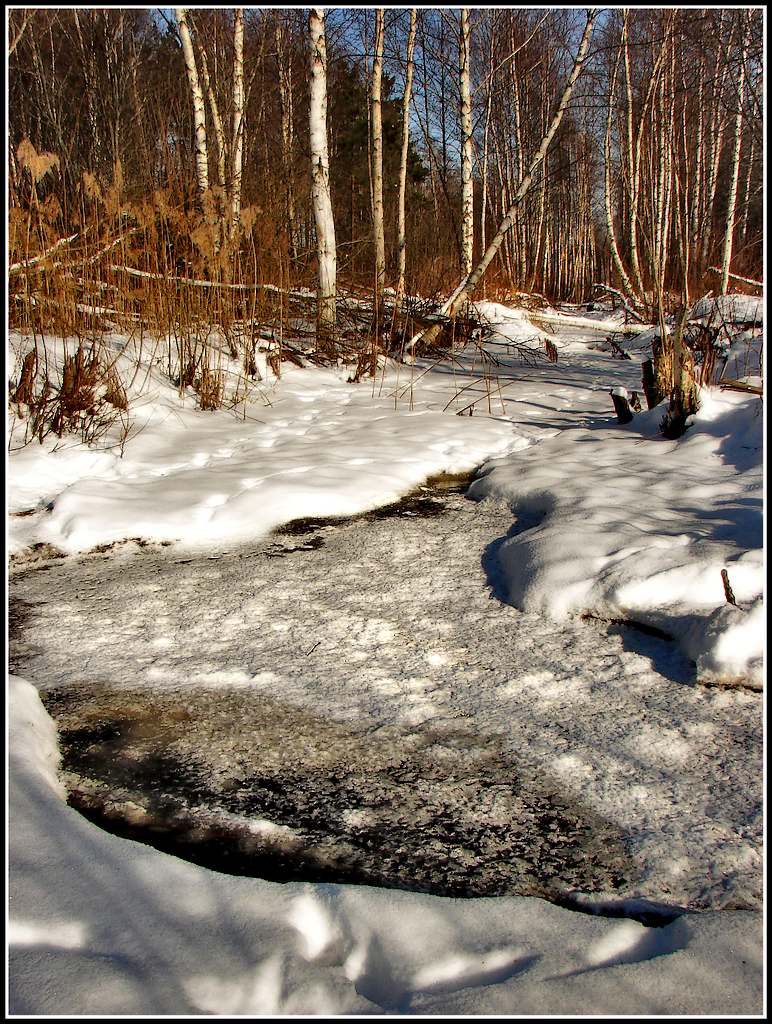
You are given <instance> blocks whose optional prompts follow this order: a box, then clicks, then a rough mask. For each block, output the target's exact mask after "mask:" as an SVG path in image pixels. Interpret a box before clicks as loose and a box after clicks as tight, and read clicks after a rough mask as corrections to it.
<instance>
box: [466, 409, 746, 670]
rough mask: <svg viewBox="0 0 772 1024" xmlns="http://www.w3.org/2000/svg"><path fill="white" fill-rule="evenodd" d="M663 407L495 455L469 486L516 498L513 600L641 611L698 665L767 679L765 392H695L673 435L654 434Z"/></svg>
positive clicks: (478, 493)
mask: <svg viewBox="0 0 772 1024" xmlns="http://www.w3.org/2000/svg"><path fill="white" fill-rule="evenodd" d="M663 414H664V406H662V407H660V408H658V409H654V410H651V411H650V412H648V413H644V414H643V415H641V416H637V417H636V418H635V419H634V420H633V422H632V423H630V424H629V425H628V426H626V427H619V426H616V425H615V426H613V427H605V426H599V427H598V428H596V429H580V430H574V431H566V432H564V433H563V434H561V435H560V436H559V437H557V438H549V439H547V440H545V441H543V442H542V443H541V444H540V445H538V446H535V447H533V448H530V449H528V450H526V451H525V452H521V453H518V454H517V455H516V456H510V457H506V458H504V459H499V460H493V461H491V462H490V463H489V464H488V465H487V466H486V467H485V469H484V475H483V476H482V478H481V479H479V480H477V481H475V482H474V484H473V485H472V488H471V491H470V493H471V495H472V496H474V497H477V498H482V497H486V496H491V495H492V496H495V497H497V498H503V499H506V500H508V501H510V502H511V503H512V509H513V513H514V516H515V521H514V527H513V535H512V536H511V537H510V538H509V539H508V540H507V541H506V542H505V543H504V544H503V545H502V547H501V549H500V552H499V563H500V568H501V571H502V573H503V574H504V578H505V581H506V586H507V591H508V597H509V600H510V601H512V603H513V604H515V605H516V606H517V607H519V608H522V609H524V610H528V611H541V612H546V613H548V614H550V615H552V616H554V617H556V618H564V617H566V616H568V615H571V614H579V613H582V612H592V613H594V614H597V615H600V616H603V617H608V618H615V617H623V618H629V619H633V620H637V621H639V622H644V623H648V624H650V625H653V626H657V627H659V628H661V629H663V630H665V631H666V632H668V633H670V634H674V635H675V636H676V637H678V638H679V639H680V640H681V642H682V644H683V646H684V649H685V650H686V652H687V653H688V654H689V656H690V657H692V658H693V659H694V660H696V661H697V665H698V672H699V674H701V675H702V676H703V677H705V678H710V679H711V680H714V681H721V682H737V681H742V680H747V681H750V682H751V683H752V685H755V686H761V684H762V676H763V667H762V659H763V650H764V631H763V611H762V595H763V585H764V565H763V563H764V558H763V474H762V439H763V409H762V403H761V402H760V401H759V399H758V398H756V397H748V396H746V395H738V394H733V393H729V392H718V391H706V392H703V393H702V395H701V408H700V411H699V412H698V413H697V415H696V416H695V417H694V418H693V420H692V422H691V424H690V426H689V429H688V431H687V433H686V435H685V436H684V437H683V438H681V439H680V440H678V441H666V440H664V439H663V438H661V437H660V436H659V435H658V433H657V428H658V423H659V421H660V420H661V418H662V416H663ZM722 569H726V570H727V572H728V576H729V581H730V585H731V587H732V589H733V592H734V596H735V598H736V601H737V606H736V607H727V596H726V594H725V590H724V583H723V579H722V575H721V571H722Z"/></svg>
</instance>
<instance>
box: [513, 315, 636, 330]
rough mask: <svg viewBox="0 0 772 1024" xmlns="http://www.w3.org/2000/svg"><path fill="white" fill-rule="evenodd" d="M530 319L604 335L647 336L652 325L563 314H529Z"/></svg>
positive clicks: (535, 321)
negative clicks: (619, 322)
mask: <svg viewBox="0 0 772 1024" xmlns="http://www.w3.org/2000/svg"><path fill="white" fill-rule="evenodd" d="M528 319H529V320H533V322H534V323H538V322H539V321H541V322H542V323H545V324H556V325H557V326H560V327H581V328H582V329H583V330H588V331H602V332H603V334H645V333H646V332H647V331H650V330H651V324H615V323H614V322H613V321H612V320H591V319H590V318H589V317H583V316H563V315H562V314H561V313H545V312H541V311H539V312H536V311H533V312H529V314H528Z"/></svg>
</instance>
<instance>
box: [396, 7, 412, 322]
mask: <svg viewBox="0 0 772 1024" xmlns="http://www.w3.org/2000/svg"><path fill="white" fill-rule="evenodd" d="M415 32H416V8H415V7H413V8H412V9H411V11H410V29H409V30H408V35H407V52H406V55H405V60H406V65H405V88H404V91H403V93H402V152H401V154H400V161H399V197H398V209H397V248H398V259H399V267H398V271H397V296H396V307H397V309H399V308H400V307H401V305H402V298H403V296H404V294H405V270H406V265H407V239H406V237H405V191H406V187H407V156H408V150H409V146H410V98H411V94H412V89H413V48H414V46H415Z"/></svg>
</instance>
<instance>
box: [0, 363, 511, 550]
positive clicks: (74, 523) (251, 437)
mask: <svg viewBox="0 0 772 1024" xmlns="http://www.w3.org/2000/svg"><path fill="white" fill-rule="evenodd" d="M346 373H347V371H341V372H334V371H331V370H320V369H305V370H300V369H297V368H294V367H289V368H286V369H285V370H284V376H283V378H282V379H281V380H280V381H273V382H272V383H270V384H266V385H265V386H264V390H263V392H262V400H260V399H259V398H258V397H257V395H256V396H255V397H256V400H255V401H253V402H252V403H251V404H250V405H249V407H248V410H247V411H246V413H245V414H244V415H243V416H241V415H239V414H238V413H235V412H233V411H228V410H222V411H219V412H216V413H201V412H200V411H199V410H198V409H197V408H196V399H195V396H188V397H184V396H183V398H182V399H181V398H180V397H179V395H178V393H177V390H176V389H174V388H173V387H171V386H170V385H168V384H165V383H164V382H163V380H162V379H160V378H159V377H157V376H155V375H154V376H153V377H152V379H151V384H150V387H149V388H148V389H146V390H145V391H144V392H143V393H141V394H139V395H138V396H137V397H136V398H135V401H134V402H133V404H132V418H133V428H132V434H133V436H131V437H130V439H129V440H128V442H127V443H126V445H125V448H124V451H123V455H122V456H121V454H120V450H119V449H118V448H117V447H115V448H113V449H112V450H101V451H98V450H94V449H89V448H87V447H86V446H84V445H83V444H81V443H79V442H78V441H77V439H76V438H73V437H65V438H64V439H59V438H50V439H49V440H47V441H46V443H44V444H43V445H41V444H39V443H37V442H32V443H30V444H28V445H26V446H25V447H20V448H19V449H18V450H15V451H13V453H12V456H11V459H10V484H11V487H10V492H11V497H10V506H9V510H10V511H11V512H12V513H16V515H15V516H12V517H11V519H10V520H9V547H10V551H11V552H12V553H13V552H18V551H20V550H22V549H24V548H25V547H30V546H31V545H33V544H48V545H51V546H53V547H54V548H56V549H58V550H60V551H62V552H65V553H67V554H71V553H75V552H79V551H87V550H89V549H92V548H94V547H95V546H97V545H101V544H110V543H113V542H115V541H120V540H124V539H126V538H132V537H142V538H144V539H145V540H150V541H177V542H181V543H182V544H184V545H188V546H198V547H200V546H206V545H211V544H216V545H220V546H229V545H233V544H238V543H242V542H244V541H248V540H253V539H256V538H260V537H263V536H265V535H266V534H268V533H269V532H270V531H271V530H272V529H273V528H274V527H276V526H278V525H280V524H282V523H285V522H287V521H289V520H291V519H294V518H299V517H306V516H335V515H352V514H355V513H358V512H362V511H366V510H368V509H371V508H375V507H377V506H379V505H384V504H387V503H389V502H392V501H395V500H397V499H398V498H400V497H402V495H404V494H405V493H406V492H408V491H410V490H411V489H412V488H414V487H416V486H417V485H419V484H421V483H422V482H423V481H424V480H425V479H426V478H427V477H429V476H431V475H434V474H438V473H463V472H468V471H471V470H473V469H475V468H476V467H477V466H478V465H479V464H480V463H481V462H483V461H484V459H486V458H488V457H489V456H490V455H493V454H496V453H501V452H505V451H508V450H511V449H512V447H514V446H515V445H516V443H517V441H518V437H517V435H515V434H514V433H513V431H512V428H511V425H510V424H509V423H507V422H506V421H503V420H494V419H491V418H488V417H478V418H477V419H471V418H464V417H456V416H452V415H443V414H442V412H441V411H440V410H438V409H437V408H436V407H435V408H431V407H430V406H429V405H428V404H427V403H426V402H425V401H421V400H419V399H415V400H412V401H411V396H410V395H409V394H408V395H406V397H405V398H404V399H403V400H401V401H397V402H395V401H394V400H393V399H390V398H388V397H385V396H384V397H378V395H377V394H375V387H374V386H373V384H372V382H368V383H363V384H361V385H359V386H358V387H354V386H352V385H351V384H348V383H346V381H345V377H346ZM408 384H409V381H408ZM376 386H377V382H376ZM445 397H446V398H447V395H446V396H445ZM440 409H441V407H440ZM19 513H25V514H24V515H22V516H20V515H19Z"/></svg>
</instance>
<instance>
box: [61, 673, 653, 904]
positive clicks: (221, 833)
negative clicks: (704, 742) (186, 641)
mask: <svg viewBox="0 0 772 1024" xmlns="http://www.w3.org/2000/svg"><path fill="white" fill-rule="evenodd" d="M43 698H44V703H45V705H46V708H47V710H48V711H49V713H50V714H51V715H52V717H53V718H54V719H55V720H56V721H57V723H58V725H59V730H60V743H61V748H62V752H63V773H64V775H63V777H64V781H65V783H66V785H67V787H68V791H69V794H70V802H71V804H72V805H73V806H75V807H77V808H78V809H80V810H81V811H82V812H83V813H84V814H86V815H87V816H88V817H90V818H91V819H92V820H93V821H95V822H97V823H98V824H99V825H101V826H103V827H105V828H107V829H108V830H110V831H113V832H116V833H118V834H121V835H124V836H127V837H129V838H133V839H139V840H141V841H143V842H147V843H150V844H151V845H153V846H156V847H158V848H160V849H163V850H166V851H167V852H172V853H175V854H177V855H178V856H181V857H184V858H186V859H188V860H191V861H194V862H195V863H198V864H204V865H205V866H207V867H210V868H214V869H216V870H219V871H226V872H229V873H232V874H239V875H253V876H257V877H261V878H268V879H271V880H274V881H290V880H304V881H325V882H347V883H361V884H368V885H378V886H387V887H394V888H401V889H408V890H412V891H415V892H425V893H433V894H435V895H442V896H457V897H470V896H498V895H504V894H513V893H518V894H523V895H537V896H544V897H547V898H559V897H561V896H563V897H565V896H566V895H567V894H569V893H570V892H571V891H572V890H574V889H578V890H581V891H585V892H594V891H598V890H603V891H605V892H609V891H615V890H617V889H619V888H620V887H624V886H625V885H627V884H629V883H630V882H631V881H632V880H633V878H634V876H635V872H634V869H633V866H632V863H631V861H630V859H629V857H627V855H626V854H625V851H624V842H623V840H624V836H623V835H622V834H621V833H620V832H619V830H618V829H615V828H614V827H612V826H611V825H610V824H609V823H608V822H605V821H604V820H603V819H602V818H600V817H599V816H598V815H597V814H596V813H594V812H592V811H591V810H590V809H589V808H587V807H581V806H578V805H577V804H576V803H575V802H569V801H568V800H566V799H565V798H563V797H562V796H561V794H560V792H559V791H558V790H557V788H556V787H555V786H552V785H550V781H549V779H546V778H545V777H544V776H543V774H540V775H539V776H538V777H537V776H536V775H535V774H534V773H533V772H532V771H529V769H528V767H527V759H526V758H524V759H523V760H522V762H521V761H519V760H515V759H513V758H512V757H511V756H506V755H505V754H504V753H503V752H502V750H501V749H500V747H499V745H498V744H497V743H496V741H495V738H494V739H486V740H484V741H482V740H481V739H480V738H479V736H476V735H473V734H472V733H469V732H465V731H464V730H463V729H459V730H457V731H448V730H431V729H428V730H427V729H423V730H420V731H418V730H417V731H414V732H409V731H406V730H405V729H404V728H396V727H384V728H378V729H374V730H372V731H370V732H368V731H366V730H363V729H361V728H353V727H352V726H351V725H349V724H342V723H337V722H334V721H331V720H329V718H322V717H316V716H314V715H313V714H312V713H310V712H309V711H307V710H304V709H300V708H297V707H292V706H290V705H287V704H284V703H282V702H281V701H278V700H274V699H272V698H269V697H266V696H265V695H258V694H255V693H252V692H249V693H246V692H241V693H240V692H233V691H221V690H218V691H214V692H213V691H211V690H204V689H202V690H192V691H191V690H185V691H184V692H180V691H177V692H169V693H167V694H158V693H156V694H153V693H149V692H148V691H147V690H146V689H137V690H135V691H131V690H126V689H120V690H115V691H111V690H110V689H107V688H102V689H99V690H97V691H96V692H95V690H94V688H93V687H92V686H89V687H80V688H79V687H77V686H76V687H67V688H58V689H56V690H51V691H48V692H47V693H45V694H43Z"/></svg>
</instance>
